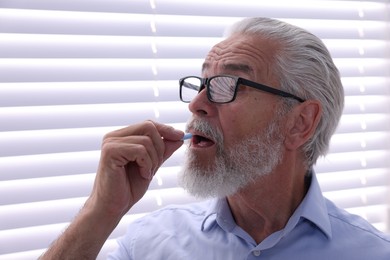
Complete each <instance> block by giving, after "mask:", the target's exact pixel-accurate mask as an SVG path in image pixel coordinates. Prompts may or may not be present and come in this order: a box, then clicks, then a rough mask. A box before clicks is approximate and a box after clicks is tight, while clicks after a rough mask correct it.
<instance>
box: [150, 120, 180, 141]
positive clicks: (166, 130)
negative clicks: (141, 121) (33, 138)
mask: <svg viewBox="0 0 390 260" xmlns="http://www.w3.org/2000/svg"><path fill="white" fill-rule="evenodd" d="M152 123H153V124H154V125H155V126H156V128H157V131H158V132H159V133H160V135H161V137H162V138H164V139H165V140H170V141H181V139H182V138H183V136H184V132H183V131H180V130H178V129H175V128H173V127H172V126H169V125H164V124H160V123H157V122H153V121H152Z"/></svg>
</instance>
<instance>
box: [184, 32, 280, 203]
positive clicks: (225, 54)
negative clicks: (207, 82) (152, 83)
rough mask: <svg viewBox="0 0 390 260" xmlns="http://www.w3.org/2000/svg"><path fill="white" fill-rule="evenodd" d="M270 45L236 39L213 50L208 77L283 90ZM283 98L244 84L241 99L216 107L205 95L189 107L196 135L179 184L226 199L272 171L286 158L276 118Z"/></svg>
mask: <svg viewBox="0 0 390 260" xmlns="http://www.w3.org/2000/svg"><path fill="white" fill-rule="evenodd" d="M273 48H274V47H273V45H271V44H270V42H268V41H265V40H261V39H258V38H253V37H248V36H238V35H236V36H232V37H230V38H228V39H226V40H225V41H223V42H221V43H219V44H217V45H216V46H214V47H213V48H212V49H211V51H210V52H209V54H208V56H207V57H206V59H205V62H204V66H203V77H212V76H215V75H222V74H224V75H234V76H239V77H243V78H247V79H250V80H253V81H256V82H259V83H263V84H267V85H270V86H278V82H277V80H276V77H275V75H273V74H272V71H271V70H270V69H269V68H270V65H271V62H272V56H273V54H274V51H275V50H274V49H273ZM278 101H279V98H278V97H276V96H274V95H271V94H268V93H265V92H262V91H259V90H256V89H253V88H249V87H245V86H240V88H239V90H238V92H237V97H236V99H235V100H234V101H233V102H231V103H227V104H215V103H211V102H210V101H209V100H208V99H207V95H206V91H205V90H202V91H201V93H199V94H198V96H197V97H196V98H195V99H194V100H193V101H192V102H191V103H190V105H189V108H190V111H191V112H192V113H193V117H192V119H191V120H190V122H189V124H188V130H189V131H190V132H192V133H193V134H194V138H193V139H192V140H191V143H190V145H189V149H188V153H187V159H186V164H185V165H184V167H183V172H182V174H181V176H180V180H181V182H182V184H183V186H184V187H185V188H187V189H188V190H189V191H190V192H191V193H193V194H195V195H199V196H202V197H208V196H218V197H222V196H226V195H229V194H232V193H234V192H236V191H237V190H238V189H240V188H243V187H244V186H245V185H247V184H248V183H249V182H250V181H253V180H254V179H256V178H257V177H259V176H262V175H264V174H268V173H269V172H271V171H272V169H273V168H274V167H275V165H276V164H278V162H279V161H280V159H281V157H282V155H281V154H282V143H283V137H282V135H281V129H280V126H281V123H280V122H281V120H280V118H275V111H276V109H277V108H278V106H280V102H278Z"/></svg>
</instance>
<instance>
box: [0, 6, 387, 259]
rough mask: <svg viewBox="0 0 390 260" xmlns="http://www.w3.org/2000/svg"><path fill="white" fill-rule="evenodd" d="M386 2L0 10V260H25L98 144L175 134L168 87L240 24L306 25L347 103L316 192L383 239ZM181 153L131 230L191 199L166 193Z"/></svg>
mask: <svg viewBox="0 0 390 260" xmlns="http://www.w3.org/2000/svg"><path fill="white" fill-rule="evenodd" d="M389 5H390V4H389V1H331V0H328V1H325V0H323V1H293V2H292V1H280V0H274V1H251V0H240V1H228V0H227V1H226V0H225V1H217V0H197V1H179V0H150V1H146V0H145V1H144V0H131V1H125V0H110V1H104V0H84V1H77V0H35V1H28V0H0V259H34V258H37V257H38V256H39V255H40V254H41V253H42V252H43V250H45V248H46V247H47V246H48V245H49V244H50V242H51V241H52V240H54V239H55V238H56V237H57V236H58V235H59V234H60V233H61V231H62V230H63V229H64V228H65V227H66V225H67V224H68V223H69V222H70V221H71V220H72V218H73V216H74V215H75V214H77V212H78V210H79V209H80V207H81V206H82V205H83V203H84V201H85V199H86V197H87V196H88V194H89V192H90V190H91V186H92V183H93V180H94V173H95V171H96V167H97V163H98V160H99V149H100V143H101V138H102V136H103V135H104V134H105V133H106V132H108V131H111V130H113V129H116V128H119V127H123V126H126V125H128V124H132V123H136V122H139V121H143V120H145V119H153V120H156V121H159V122H163V123H167V124H170V125H172V126H174V127H177V128H179V129H183V128H184V125H185V122H186V120H187V118H188V117H189V115H190V114H189V112H188V109H187V105H186V104H182V103H180V102H179V101H178V83H177V80H178V79H179V78H180V77H182V76H186V75H199V72H200V66H201V64H202V62H203V58H204V56H205V55H206V53H207V51H208V50H209V48H210V47H211V46H212V45H213V44H215V43H216V42H218V41H220V40H221V36H222V34H223V31H224V29H225V27H226V26H227V25H229V24H231V23H233V22H235V21H237V20H238V19H240V18H242V17H248V16H266V17H273V18H278V19H282V20H285V21H287V22H290V23H292V24H296V25H298V26H301V27H304V28H306V29H308V30H310V31H311V32H313V33H314V34H316V35H317V36H319V37H320V38H322V39H323V40H324V42H325V44H326V45H327V46H328V48H329V49H330V51H331V53H332V55H333V57H334V60H335V63H336V65H337V66H338V67H339V69H340V71H341V74H342V81H343V84H344V87H345V93H346V106H345V110H344V114H343V117H342V120H341V123H340V125H339V127H338V130H337V133H336V135H335V136H334V137H333V139H332V143H331V149H330V152H329V155H328V156H327V157H326V158H324V159H321V160H320V161H319V162H318V164H317V165H316V167H315V169H316V172H317V173H318V178H319V181H320V184H321V186H322V189H323V191H324V194H325V195H326V196H327V197H329V198H330V199H332V200H333V201H335V202H336V203H337V204H338V205H339V206H341V207H343V208H346V209H347V210H349V211H351V212H353V213H356V214H359V215H361V216H363V217H364V218H366V219H367V220H368V221H370V222H371V223H372V224H373V225H375V226H376V227H377V228H378V229H380V230H383V231H385V232H390V227H389V225H390V224H389V222H390V221H389V219H390V213H389V211H390V210H389V209H390V206H389V205H390V199H389V197H390V196H389V195H390V170H389V169H390V165H389V164H390V163H389V161H390V160H389V158H390V157H389V155H390V145H389V140H390V138H389V137H390V125H389V122H390V120H389V119H390V118H389V117H390V113H389V112H390V110H389V106H390V105H389V104H390V103H389V86H390V35H389V34H390V33H389V32H390V18H389V16H390V15H389V14H390V7H389ZM183 151H184V148H181V149H180V150H179V151H177V152H176V153H175V154H174V155H173V156H172V157H171V158H170V159H169V160H168V161H167V162H166V163H165V164H164V166H163V167H162V168H161V169H160V170H159V172H158V173H157V175H156V177H155V179H154V180H153V182H152V184H151V186H150V189H149V191H148V192H147V194H146V196H145V197H144V198H143V199H142V201H141V202H140V203H139V204H137V205H136V206H135V207H134V208H133V209H132V210H131V211H130V212H129V213H128V214H127V215H126V216H125V217H124V218H123V220H122V221H121V223H120V224H119V225H118V227H117V229H116V230H115V231H114V232H113V234H112V235H111V237H110V240H108V241H107V242H106V244H105V246H104V248H103V249H102V251H101V253H100V255H99V258H100V259H104V257H105V255H106V253H107V252H108V251H109V250H112V249H113V248H114V247H115V242H114V239H115V237H117V236H120V235H121V234H123V233H124V232H125V229H126V225H127V224H128V223H129V222H130V221H132V220H133V219H135V218H137V217H139V216H142V215H143V214H145V213H147V212H150V211H152V210H155V209H158V208H160V207H162V206H165V205H167V204H170V203H186V202H190V201H194V199H193V198H192V197H190V196H188V195H187V194H186V193H185V192H184V191H182V190H181V189H180V188H178V187H177V184H176V173H177V171H178V169H179V167H180V162H181V157H182V156H183Z"/></svg>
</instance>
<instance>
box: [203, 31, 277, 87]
mask: <svg viewBox="0 0 390 260" xmlns="http://www.w3.org/2000/svg"><path fill="white" fill-rule="evenodd" d="M274 55H275V49H274V48H273V47H272V46H271V45H270V43H269V41H267V40H265V39H262V38H259V37H254V36H248V35H232V36H230V37H229V38H227V39H225V40H223V41H221V42H219V43H218V44H216V45H215V46H214V47H213V48H212V49H211V50H210V51H209V53H208V55H207V56H206V59H205V61H204V63H203V66H202V74H203V75H204V76H212V75H216V74H220V73H224V74H231V75H237V76H246V77H250V78H253V79H256V78H263V77H265V76H269V75H270V67H271V64H272V63H273V59H274Z"/></svg>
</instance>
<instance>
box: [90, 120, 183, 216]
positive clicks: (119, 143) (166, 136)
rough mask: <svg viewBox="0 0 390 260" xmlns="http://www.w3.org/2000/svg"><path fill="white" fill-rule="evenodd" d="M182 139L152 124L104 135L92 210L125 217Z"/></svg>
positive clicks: (174, 133) (172, 131) (154, 123)
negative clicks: (93, 208)
mask: <svg viewBox="0 0 390 260" xmlns="http://www.w3.org/2000/svg"><path fill="white" fill-rule="evenodd" d="M183 135H184V133H183V132H182V131H179V130H175V129H174V128H172V127H170V126H167V125H163V124H159V123H156V122H152V121H146V122H143V123H140V124H136V125H131V126H128V127H126V128H123V129H120V130H117V131H113V132H111V133H109V134H107V135H106V136H105V137H104V139H103V144H102V151H101V158H100V163H99V168H98V172H97V176H96V179H95V184H94V188H93V191H92V195H91V196H90V199H89V201H90V202H92V205H93V207H95V210H98V211H99V212H100V213H104V214H110V215H111V217H115V218H121V217H122V216H123V215H125V214H126V213H127V211H128V210H129V209H130V208H131V207H132V206H133V205H134V204H135V203H136V202H137V201H139V200H140V199H141V198H142V196H143V195H144V194H145V192H146V190H147V188H148V186H149V184H150V181H151V179H152V177H153V176H154V174H155V173H156V172H157V170H158V169H159V167H160V166H161V165H162V163H163V162H164V161H165V160H166V159H168V158H169V157H170V156H171V155H172V154H173V152H175V151H176V150H177V149H178V148H179V147H180V146H181V145H182V144H183V141H182V140H181V138H182V137H183Z"/></svg>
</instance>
